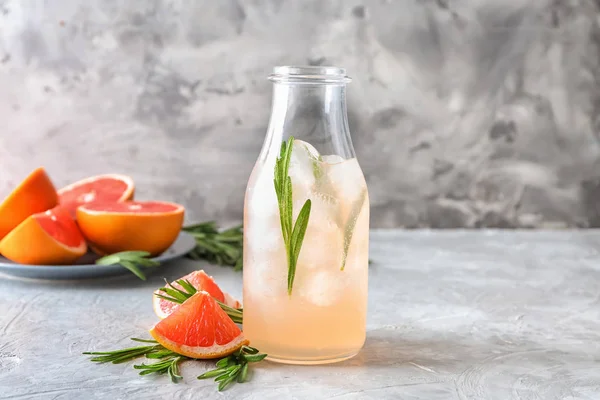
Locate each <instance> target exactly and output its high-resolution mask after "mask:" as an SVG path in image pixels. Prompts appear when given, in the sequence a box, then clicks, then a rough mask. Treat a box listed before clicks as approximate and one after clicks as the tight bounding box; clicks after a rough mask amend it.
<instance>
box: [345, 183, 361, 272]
mask: <svg viewBox="0 0 600 400" xmlns="http://www.w3.org/2000/svg"><path fill="white" fill-rule="evenodd" d="M366 198H367V189H364V190H363V191H362V192H361V194H360V197H359V198H358V199H357V200H356V201H355V202H354V204H353V205H352V209H351V210H350V216H349V217H348V222H347V223H346V227H345V228H344V253H343V254H342V268H340V269H341V270H342V271H343V270H344V268H345V267H346V260H347V259H348V250H349V249H350V243H351V242H352V236H353V234H354V227H355V226H356V221H358V216H359V214H360V211H361V210H362V208H363V204H364V203H365V199H366Z"/></svg>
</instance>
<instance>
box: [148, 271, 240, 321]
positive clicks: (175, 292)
mask: <svg viewBox="0 0 600 400" xmlns="http://www.w3.org/2000/svg"><path fill="white" fill-rule="evenodd" d="M175 282H176V283H177V284H178V285H179V286H181V289H180V288H176V287H174V286H173V285H171V284H170V283H168V282H167V281H166V280H165V283H166V285H165V287H161V288H160V289H158V291H159V292H163V293H165V294H164V295H163V294H159V293H156V294H154V295H155V296H156V297H159V298H161V299H165V300H167V301H172V302H173V303H177V304H182V303H183V302H184V301H186V300H187V299H189V298H190V297H192V296H193V295H194V294H195V293H196V292H197V290H196V288H195V287H194V286H193V285H192V284H191V283H190V282H189V281H187V280H184V279H179V280H177V281H175ZM215 301H216V302H217V304H219V306H220V307H221V309H222V310H223V311H225V313H226V314H227V315H228V316H229V318H231V320H232V321H233V322H235V323H236V324H241V323H242V317H243V310H242V309H241V308H239V309H238V308H233V307H229V306H228V305H227V304H223V303H221V302H220V301H219V300H216V299H215Z"/></svg>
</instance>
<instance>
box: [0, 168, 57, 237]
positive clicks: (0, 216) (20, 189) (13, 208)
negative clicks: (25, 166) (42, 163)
mask: <svg viewBox="0 0 600 400" xmlns="http://www.w3.org/2000/svg"><path fill="white" fill-rule="evenodd" d="M57 204H58V195H57V194H56V189H55V188H54V185H53V184H52V181H50V178H49V177H48V175H47V174H46V171H45V170H44V168H37V169H36V170H34V171H33V172H32V173H31V174H29V176H28V177H27V178H25V180H24V181H23V182H21V183H20V184H19V186H17V188H16V189H15V190H13V191H12V193H10V194H9V195H8V197H6V199H4V201H3V202H2V204H0V239H2V238H3V237H5V236H6V235H7V234H8V233H9V232H10V231H11V230H13V229H14V228H16V227H17V225H19V224H20V223H21V222H23V221H24V220H25V219H26V218H27V217H29V216H30V215H32V214H35V213H39V212H42V211H46V210H49V209H51V208H52V207H55V206H56V205H57Z"/></svg>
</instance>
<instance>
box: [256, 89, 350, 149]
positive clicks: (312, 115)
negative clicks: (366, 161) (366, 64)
mask: <svg viewBox="0 0 600 400" xmlns="http://www.w3.org/2000/svg"><path fill="white" fill-rule="evenodd" d="M290 136H294V138H295V139H299V140H303V141H306V142H308V143H310V144H311V145H313V146H314V147H315V148H316V149H317V150H318V151H319V153H320V154H322V155H326V154H336V155H339V156H341V157H343V158H345V159H349V158H354V149H353V148H352V142H351V139H350V131H349V129H348V117H347V113H346V85H345V84H344V83H338V84H328V83H290V82H275V83H274V85H273V105H272V109H271V119H270V121H269V129H268V131H267V137H266V139H265V143H264V145H263V151H262V153H261V158H263V157H265V158H266V157H268V156H269V155H271V154H279V148H280V147H281V142H282V141H284V140H288V139H289V137H290Z"/></svg>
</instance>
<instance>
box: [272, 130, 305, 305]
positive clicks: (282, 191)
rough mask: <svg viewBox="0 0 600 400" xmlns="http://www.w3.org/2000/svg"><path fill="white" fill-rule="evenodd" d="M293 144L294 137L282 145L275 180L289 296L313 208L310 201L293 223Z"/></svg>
mask: <svg viewBox="0 0 600 400" xmlns="http://www.w3.org/2000/svg"><path fill="white" fill-rule="evenodd" d="M293 144H294V137H293V136H290V139H289V140H288V141H287V143H286V142H285V141H284V142H283V143H281V152H280V154H279V157H278V158H277V161H276V162H275V178H274V184H275V194H276V195H277V202H278V203H279V219H280V222H281V233H282V234H283V242H284V243H285V250H286V254H287V260H288V278H287V284H288V287H287V289H288V294H289V295H291V294H292V288H293V286H294V277H295V276H296V265H297V263H298V256H299V255H300V249H301V247H302V242H303V241H304V234H305V233H306V228H307V226H308V219H309V217H310V208H311V201H310V199H308V200H306V202H305V203H304V205H303V206H302V208H301V209H300V213H299V214H298V218H297V219H296V222H295V223H294V222H293V219H294V218H293V209H292V180H291V178H290V176H289V175H288V171H289V169H290V157H291V155H292V146H293Z"/></svg>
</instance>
